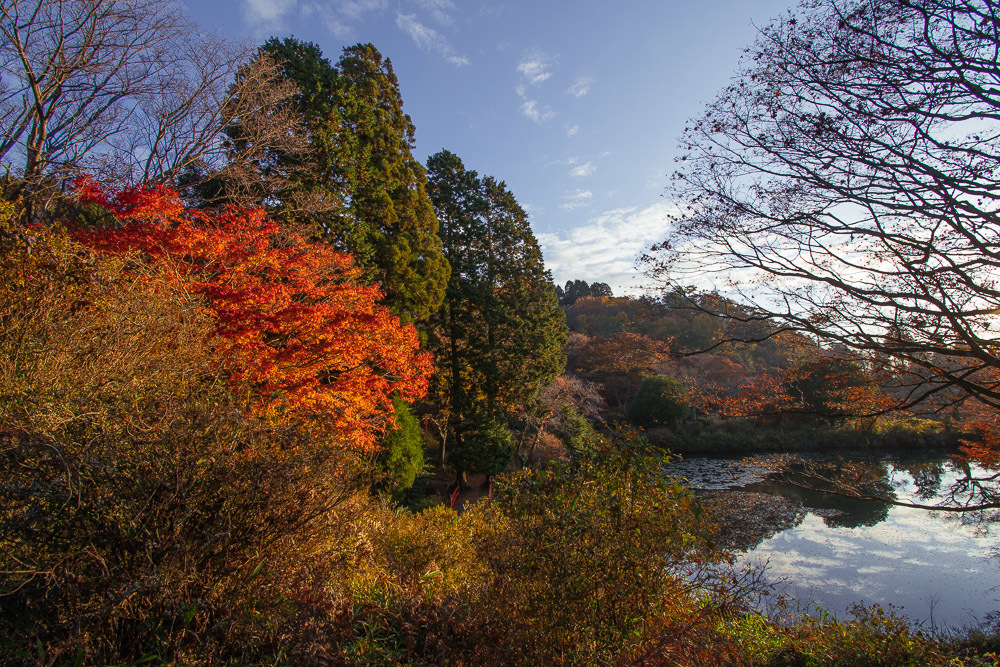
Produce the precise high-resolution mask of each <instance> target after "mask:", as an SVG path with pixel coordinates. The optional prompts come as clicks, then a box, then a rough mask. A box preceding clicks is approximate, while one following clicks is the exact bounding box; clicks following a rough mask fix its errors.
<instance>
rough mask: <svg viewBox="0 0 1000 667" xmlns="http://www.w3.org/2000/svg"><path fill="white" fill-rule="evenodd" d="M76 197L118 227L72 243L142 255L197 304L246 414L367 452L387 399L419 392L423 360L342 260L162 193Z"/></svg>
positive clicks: (325, 249)
mask: <svg viewBox="0 0 1000 667" xmlns="http://www.w3.org/2000/svg"><path fill="white" fill-rule="evenodd" d="M77 187H78V197H79V199H80V201H81V202H84V203H91V204H97V205H98V206H100V207H101V208H102V209H104V210H106V211H107V212H108V213H109V214H111V215H112V216H113V217H114V219H115V223H116V224H115V225H114V227H113V228H109V229H103V230H100V231H93V230H89V231H81V232H78V233H77V234H76V238H77V239H78V240H79V241H81V242H82V243H84V244H85V245H87V246H89V247H91V248H93V249H95V250H99V251H103V252H108V253H114V254H124V253H135V252H138V253H141V254H142V255H144V256H146V257H148V258H150V259H151V260H153V261H154V262H156V263H158V264H159V265H160V266H161V267H162V269H163V271H164V272H166V273H167V274H168V275H169V276H170V277H171V278H172V279H173V280H176V281H178V282H179V283H180V284H181V285H182V286H183V288H184V289H185V290H187V291H188V292H189V293H191V294H193V295H196V296H198V297H201V298H202V299H204V302H205V308H206V309H207V311H208V313H209V314H210V315H211V316H212V317H213V319H214V321H215V322H216V325H215V328H214V333H213V336H212V341H211V343H212V345H213V348H214V352H215V354H216V358H217V363H218V364H219V365H220V367H221V368H222V369H224V370H225V371H226V373H227V375H228V378H229V386H230V389H231V390H232V391H234V392H235V393H236V394H237V395H238V396H240V397H242V398H243V399H244V400H245V403H246V406H247V408H248V410H250V411H251V412H253V413H255V414H257V415H260V416H264V417H267V418H271V419H276V420H284V419H297V420H301V421H303V422H305V423H307V424H309V425H310V426H311V427H314V428H321V429H324V430H327V431H329V432H332V433H334V434H336V435H337V436H338V437H340V438H341V439H342V440H343V441H345V442H347V443H349V444H350V445H351V446H354V447H357V448H361V449H367V448H370V447H373V446H374V444H375V442H376V440H377V438H378V436H379V434H380V433H381V432H382V431H383V430H384V428H385V427H386V425H388V424H389V423H391V421H392V417H391V415H392V400H391V396H392V395H393V394H394V393H398V394H399V396H401V397H402V398H403V399H404V400H408V401H409V400H413V399H416V398H419V397H421V396H423V395H424V393H425V392H426V390H427V383H428V378H429V375H430V372H431V360H430V356H429V355H428V354H426V353H421V352H420V351H419V349H418V348H419V341H418V337H417V333H416V330H415V329H414V328H413V327H412V326H411V325H404V324H402V323H401V322H400V321H399V318H397V317H395V316H394V315H392V314H390V312H389V311H388V309H387V308H385V307H383V306H381V305H379V303H378V302H379V300H380V299H381V297H382V294H381V292H380V290H379V289H378V287H375V286H364V285H361V284H360V272H359V270H358V269H357V267H356V266H355V265H354V263H353V261H352V258H351V257H350V255H347V254H344V253H339V252H336V251H334V250H332V249H331V248H330V247H329V246H327V245H319V244H315V243H310V242H308V241H306V240H304V239H302V238H299V237H296V236H294V235H290V234H282V233H281V230H280V228H279V227H278V226H277V225H276V224H274V223H273V222H271V221H270V220H268V219H267V218H266V216H265V213H264V212H263V211H262V210H243V209H238V208H228V209H226V210H225V211H222V212H218V211H212V212H208V211H200V210H194V209H188V208H186V207H185V206H184V205H183V203H182V202H181V201H180V199H179V197H178V195H177V193H176V192H174V191H173V190H171V189H169V188H166V187H163V186H155V187H151V188H134V189H129V190H125V191H121V192H116V193H108V192H105V191H104V190H102V189H101V188H100V187H99V186H98V185H97V184H96V183H94V182H93V181H92V180H89V179H88V180H81V181H80V182H78V184H77Z"/></svg>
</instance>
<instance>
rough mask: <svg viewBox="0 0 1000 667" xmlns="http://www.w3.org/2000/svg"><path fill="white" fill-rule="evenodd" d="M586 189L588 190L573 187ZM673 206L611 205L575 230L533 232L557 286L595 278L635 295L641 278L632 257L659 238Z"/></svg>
mask: <svg viewBox="0 0 1000 667" xmlns="http://www.w3.org/2000/svg"><path fill="white" fill-rule="evenodd" d="M585 192H589V191H587V190H578V191H577V193H585ZM584 199H588V198H586V197H584ZM674 210H675V209H674V207H673V206H671V205H669V204H667V203H666V202H663V203H657V204H653V205H650V206H647V207H645V208H636V207H633V208H622V209H615V210H612V211H607V212H605V213H602V214H601V215H598V216H595V217H593V218H590V219H589V220H587V223H586V224H584V225H581V226H578V227H574V228H573V229H569V230H566V231H563V232H557V233H541V234H537V237H538V242H539V244H540V245H541V247H542V253H543V254H544V256H545V266H546V268H548V269H550V270H551V271H552V273H553V276H554V278H555V282H556V283H557V284H560V283H563V282H565V281H567V280H586V281H587V282H595V281H598V282H606V283H608V284H609V285H610V286H611V288H612V289H613V290H614V293H615V294H623V293H633V294H634V293H638V292H640V291H641V289H640V288H639V283H641V282H642V277H641V275H640V274H639V272H638V271H637V270H636V268H635V262H636V259H637V258H638V256H639V255H641V254H642V253H644V252H646V251H647V250H648V249H649V246H650V245H652V244H653V243H656V242H658V241H662V240H663V238H664V236H665V235H666V231H667V224H668V223H667V219H668V217H669V216H670V214H671V212H672V211H674Z"/></svg>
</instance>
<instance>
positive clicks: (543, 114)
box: [521, 98, 556, 124]
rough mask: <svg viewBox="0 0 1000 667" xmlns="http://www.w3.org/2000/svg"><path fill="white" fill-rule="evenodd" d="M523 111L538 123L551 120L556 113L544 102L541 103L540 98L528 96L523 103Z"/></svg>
mask: <svg viewBox="0 0 1000 667" xmlns="http://www.w3.org/2000/svg"><path fill="white" fill-rule="evenodd" d="M521 113H522V114H524V115H525V116H527V117H528V118H530V119H531V120H533V121H535V122H536V123H538V124H541V123H544V122H545V121H547V120H551V119H552V118H554V117H555V115H556V112H555V111H553V110H552V109H550V108H548V107H547V106H545V105H543V104H539V103H538V100H531V99H527V98H525V99H524V101H523V102H522V103H521Z"/></svg>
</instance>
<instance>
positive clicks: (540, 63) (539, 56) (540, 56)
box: [517, 51, 552, 86]
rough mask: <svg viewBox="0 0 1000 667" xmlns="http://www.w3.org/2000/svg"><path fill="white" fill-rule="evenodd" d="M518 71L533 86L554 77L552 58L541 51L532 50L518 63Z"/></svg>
mask: <svg viewBox="0 0 1000 667" xmlns="http://www.w3.org/2000/svg"><path fill="white" fill-rule="evenodd" d="M517 71H518V72H520V73H521V75H522V76H523V77H524V79H525V81H527V82H528V83H529V84H531V85H532V86H537V85H538V84H540V83H542V82H543V81H546V80H547V79H549V78H551V77H552V59H551V58H550V57H549V56H547V55H545V54H544V53H542V52H541V51H532V52H531V53H530V54H529V55H528V56H526V57H525V58H524V60H522V61H521V62H519V63H518V64H517Z"/></svg>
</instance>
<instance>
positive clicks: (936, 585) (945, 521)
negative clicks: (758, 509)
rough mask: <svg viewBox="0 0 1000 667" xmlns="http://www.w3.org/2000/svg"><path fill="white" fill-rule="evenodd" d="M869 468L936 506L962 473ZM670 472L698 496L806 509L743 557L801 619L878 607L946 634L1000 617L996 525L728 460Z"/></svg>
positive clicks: (935, 462)
mask: <svg viewBox="0 0 1000 667" xmlns="http://www.w3.org/2000/svg"><path fill="white" fill-rule="evenodd" d="M868 460H870V461H871V463H872V465H874V466H876V467H877V469H878V470H879V471H880V472H881V473H882V474H884V477H885V481H886V483H887V484H889V485H891V487H892V490H893V491H894V492H895V494H896V497H897V499H899V500H911V501H913V502H919V503H921V504H934V503H935V502H936V501H937V500H939V499H940V498H941V494H942V493H944V492H946V491H947V489H948V488H949V487H950V484H951V482H953V481H954V480H955V479H957V478H958V476H959V474H960V471H959V470H958V469H957V468H956V466H955V465H954V463H953V462H952V461H951V460H950V459H949V458H948V457H947V456H946V455H943V454H941V455H925V456H923V457H920V458H914V457H912V456H910V457H905V458H904V457H879V458H870V459H868ZM670 472H671V474H673V475H676V476H679V477H682V478H685V479H686V480H687V481H688V483H689V484H690V485H691V486H692V487H694V488H696V489H699V488H700V489H723V488H725V489H736V490H746V491H756V492H766V493H769V494H776V495H781V496H784V497H785V498H788V499H789V500H791V501H792V502H794V503H795V504H796V505H801V506H802V507H803V508H804V509H805V510H806V513H805V514H804V518H802V520H801V522H798V523H797V525H794V527H791V528H787V529H784V530H779V532H777V533H776V534H774V535H773V537H770V538H767V539H765V540H764V541H763V542H761V543H760V544H758V545H757V546H756V547H754V548H752V549H750V550H749V551H748V552H747V553H746V555H745V556H743V560H744V562H747V563H752V564H757V565H764V564H766V565H767V573H768V577H767V578H768V580H769V581H770V582H772V583H774V584H775V586H776V589H777V590H778V591H779V592H784V593H787V594H788V595H790V596H791V597H792V599H793V600H794V601H795V604H796V606H798V607H799V608H800V609H802V610H803V611H811V612H812V613H814V614H815V613H818V610H820V609H822V610H826V611H827V612H830V613H832V614H833V615H835V616H836V617H837V618H841V619H846V618H849V616H850V615H849V613H848V609H849V608H850V607H851V606H852V605H853V604H856V603H863V604H864V605H870V604H875V603H878V604H881V605H882V606H883V607H886V608H888V607H889V606H892V607H893V608H895V609H896V610H897V611H899V613H901V614H903V615H906V616H907V617H909V618H910V619H911V620H912V621H913V622H914V623H917V624H919V625H922V626H924V627H926V628H929V629H931V628H933V629H948V628H962V627H966V626H978V625H982V624H984V623H987V622H990V621H991V620H995V619H992V618H991V614H993V613H995V612H997V611H998V610H1000V539H998V535H1000V533H998V529H1000V524H990V523H984V522H983V521H980V520H976V519H977V517H970V516H965V517H964V518H963V517H962V515H957V514H953V513H944V512H930V511H926V510H919V509H912V508H906V507H898V506H893V505H889V504H886V503H878V502H870V501H856V500H848V499H845V498H840V497H837V496H833V495H830V494H821V493H818V492H807V491H802V490H801V489H798V488H795V487H783V486H780V485H777V484H774V483H772V482H771V481H769V480H768V476H767V474H766V471H764V470H762V469H760V468H756V467H753V466H750V465H748V464H746V463H745V462H742V461H739V460H735V459H719V458H700V457H692V458H687V459H685V460H684V461H682V462H680V463H677V464H675V465H674V466H672V467H671V471H670ZM748 520H749V519H748Z"/></svg>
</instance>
